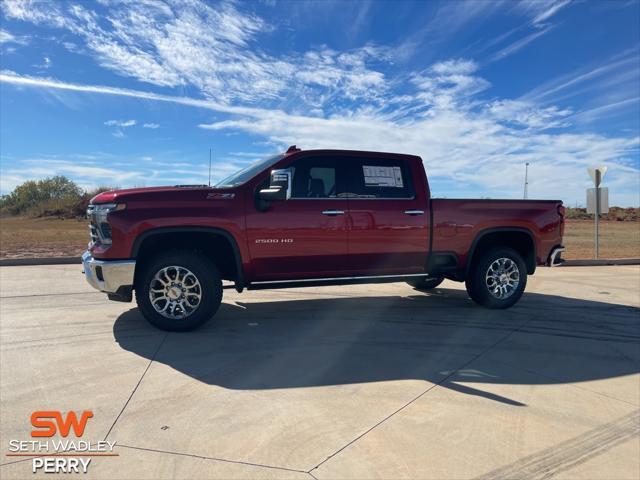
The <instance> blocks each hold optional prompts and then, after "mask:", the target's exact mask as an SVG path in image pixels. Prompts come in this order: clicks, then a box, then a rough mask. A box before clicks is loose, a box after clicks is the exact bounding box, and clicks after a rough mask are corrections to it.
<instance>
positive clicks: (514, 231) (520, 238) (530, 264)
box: [465, 227, 537, 278]
mask: <svg viewBox="0 0 640 480" xmlns="http://www.w3.org/2000/svg"><path fill="white" fill-rule="evenodd" d="M492 247H510V248H513V249H514V250H516V251H517V252H518V253H519V254H520V255H522V258H523V259H524V261H525V264H526V266H527V273H528V274H529V275H531V274H533V273H534V272H535V271H536V258H537V252H536V242H535V238H534V236H533V233H532V232H531V230H529V229H528V228H522V227H493V228H487V229H484V230H481V231H480V232H478V234H477V235H476V237H475V238H474V239H473V242H472V243H471V248H470V249H469V254H468V256H467V262H466V263H467V265H466V268H465V278H466V277H467V276H468V275H469V271H470V270H471V267H472V265H473V262H474V261H475V260H476V259H477V258H478V255H480V254H481V253H482V252H484V251H487V249H489V248H492Z"/></svg>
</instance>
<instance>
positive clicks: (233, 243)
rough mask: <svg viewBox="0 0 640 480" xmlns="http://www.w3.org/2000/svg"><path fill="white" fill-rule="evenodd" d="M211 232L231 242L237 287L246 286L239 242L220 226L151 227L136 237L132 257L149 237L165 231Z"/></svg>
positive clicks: (134, 256)
mask: <svg viewBox="0 0 640 480" xmlns="http://www.w3.org/2000/svg"><path fill="white" fill-rule="evenodd" d="M194 232H197V233H210V234H214V235H219V236H221V237H223V238H224V239H225V240H227V241H228V242H229V245H231V250H232V251H233V256H234V257H235V258H234V260H235V264H236V272H237V276H236V280H235V282H236V288H238V286H244V269H243V268H242V254H241V253H240V249H239V248H238V242H237V241H236V239H235V237H234V236H233V235H232V234H231V233H230V232H229V231H227V230H225V229H223V228H218V227H199V226H192V227H189V226H186V227H183V226H179V227H159V228H151V229H149V230H145V231H144V232H142V233H141V234H140V235H138V236H137V237H136V239H135V240H134V242H133V246H132V247H131V258H137V256H138V252H139V250H140V246H141V245H142V243H143V242H144V241H145V240H147V239H148V238H151V237H154V236H156V235H162V234H165V233H194Z"/></svg>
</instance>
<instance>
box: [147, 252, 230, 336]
mask: <svg viewBox="0 0 640 480" xmlns="http://www.w3.org/2000/svg"><path fill="white" fill-rule="evenodd" d="M135 289H136V302H137V303H138V308H139V309H140V311H141V312H142V315H143V316H144V317H145V318H146V319H147V320H148V321H149V323H151V324H152V325H154V326H156V327H158V328H160V329H162V330H167V331H173V332H176V331H179V332H184V331H188V330H193V329H195V328H198V327H199V326H201V325H203V324H204V323H206V322H207V321H208V320H209V319H211V317H213V315H214V314H215V313H216V311H217V310H218V307H219V306H220V302H221V301H222V279H221V278H220V273H219V272H218V269H217V268H216V267H215V265H214V264H213V263H211V261H210V260H209V259H208V258H207V257H205V256H204V255H202V254H199V253H197V252H192V251H188V250H178V251H173V252H168V253H165V254H161V255H158V256H157V257H154V258H153V259H151V260H150V261H149V262H148V264H147V265H145V266H144V267H143V269H142V271H141V273H140V275H138V276H137V278H136V285H135Z"/></svg>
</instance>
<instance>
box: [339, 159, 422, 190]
mask: <svg viewBox="0 0 640 480" xmlns="http://www.w3.org/2000/svg"><path fill="white" fill-rule="evenodd" d="M349 163H350V164H351V169H350V173H349V176H348V178H349V180H348V182H349V183H348V186H347V191H348V193H349V197H350V198H369V199H376V198H413V197H414V190H413V182H412V179H411V174H410V171H409V166H408V165H407V162H406V161H404V160H396V159H384V158H382V159H380V158H370V159H368V158H362V159H349Z"/></svg>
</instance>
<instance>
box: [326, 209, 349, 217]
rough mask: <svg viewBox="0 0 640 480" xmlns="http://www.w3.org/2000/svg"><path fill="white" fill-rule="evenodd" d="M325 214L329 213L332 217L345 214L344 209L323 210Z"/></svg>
mask: <svg viewBox="0 0 640 480" xmlns="http://www.w3.org/2000/svg"><path fill="white" fill-rule="evenodd" d="M322 214H323V215H329V216H330V217H335V216H336V215H344V211H343V210H323V211H322Z"/></svg>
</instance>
